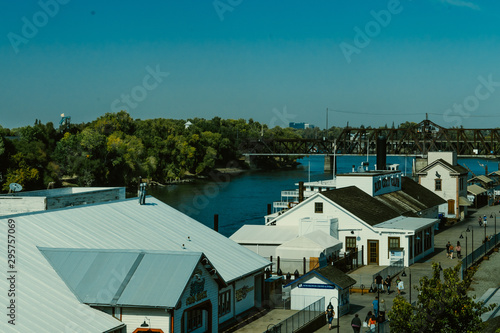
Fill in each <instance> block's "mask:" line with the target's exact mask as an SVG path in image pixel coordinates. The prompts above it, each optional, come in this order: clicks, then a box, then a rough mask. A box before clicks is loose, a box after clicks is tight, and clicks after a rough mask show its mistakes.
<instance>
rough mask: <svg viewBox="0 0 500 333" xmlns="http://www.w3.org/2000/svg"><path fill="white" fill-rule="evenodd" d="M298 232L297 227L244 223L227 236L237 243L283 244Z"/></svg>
mask: <svg viewBox="0 0 500 333" xmlns="http://www.w3.org/2000/svg"><path fill="white" fill-rule="evenodd" d="M298 233H299V232H298V228H297V227H278V226H275V225H250V224H245V225H244V226H242V227H241V228H240V229H239V230H238V231H236V232H235V233H234V234H232V235H231V237H229V238H230V239H231V240H233V241H235V242H237V243H239V244H283V243H284V242H286V241H289V240H290V239H294V238H296V237H297V235H298Z"/></svg>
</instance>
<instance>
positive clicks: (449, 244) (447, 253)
mask: <svg viewBox="0 0 500 333" xmlns="http://www.w3.org/2000/svg"><path fill="white" fill-rule="evenodd" d="M450 246H451V243H450V241H448V243H446V258H449V257H450Z"/></svg>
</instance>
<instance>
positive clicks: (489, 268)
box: [316, 206, 500, 332]
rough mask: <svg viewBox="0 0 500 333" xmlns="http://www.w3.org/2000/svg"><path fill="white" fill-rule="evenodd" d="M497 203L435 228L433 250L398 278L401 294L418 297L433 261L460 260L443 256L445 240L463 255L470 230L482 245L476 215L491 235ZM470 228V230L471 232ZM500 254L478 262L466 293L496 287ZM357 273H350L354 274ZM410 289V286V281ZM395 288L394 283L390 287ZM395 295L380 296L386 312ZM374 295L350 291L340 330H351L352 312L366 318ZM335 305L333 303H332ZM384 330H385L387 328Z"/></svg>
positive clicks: (451, 263) (452, 263)
mask: <svg viewBox="0 0 500 333" xmlns="http://www.w3.org/2000/svg"><path fill="white" fill-rule="evenodd" d="M499 211H500V206H491V207H482V208H480V209H479V210H477V211H472V214H469V216H468V217H467V218H465V219H464V220H462V221H460V222H459V223H457V224H455V225H453V226H450V227H445V228H442V229H441V230H439V231H438V233H437V234H436V235H435V237H434V253H433V254H431V255H429V256H428V257H426V258H424V259H423V260H422V261H421V262H418V263H416V264H414V265H412V266H411V267H410V268H409V269H408V268H406V269H405V272H406V275H407V276H406V277H402V276H400V278H401V280H403V282H404V285H405V293H404V295H403V296H404V297H405V298H406V299H407V300H409V298H410V290H411V293H412V294H411V296H412V302H415V301H416V300H417V291H416V290H415V289H414V287H415V286H419V281H420V278H422V277H423V276H429V277H430V273H431V265H432V263H433V262H437V263H441V267H442V268H443V269H445V268H449V267H454V266H455V265H457V264H458V262H459V260H457V259H456V257H454V259H449V258H447V257H446V250H445V245H446V243H447V242H448V241H450V243H451V244H452V245H453V246H455V245H456V244H457V241H460V243H461V245H462V255H463V256H465V254H466V253H465V236H466V234H467V238H468V239H467V243H468V252H469V253H470V252H471V247H472V232H474V239H473V241H474V244H473V245H474V249H476V248H478V247H479V246H481V245H482V241H483V239H484V232H485V230H484V228H483V227H479V224H478V223H477V217H478V216H483V215H486V216H487V218H488V226H487V228H486V234H487V235H491V234H494V229H495V221H494V218H490V215H491V213H496V214H498V218H499V220H498V229H497V232H498V231H500V212H499ZM467 226H470V228H471V232H465V230H466V229H467ZM472 230H473V231H472ZM461 233H462V234H463V236H464V238H463V239H460V238H459V237H460V234H461ZM499 263H500V255H498V253H494V254H493V255H492V256H491V257H490V260H486V261H483V262H482V263H481V264H480V265H479V269H478V271H477V272H476V274H475V276H474V282H473V284H472V286H471V291H470V292H469V295H471V296H472V295H476V296H477V299H479V298H480V297H481V296H482V294H483V293H484V292H486V291H487V290H488V288H493V287H495V288H496V287H498V286H500V265H499ZM355 274H356V272H353V275H355ZM410 277H411V282H412V286H413V288H411V289H410V288H409V286H410V283H409V280H410ZM393 289H394V290H395V286H393ZM396 295H397V291H396V292H392V293H391V294H390V295H387V293H381V294H380V299H381V300H382V299H384V300H385V303H386V308H387V312H388V311H389V310H390V309H391V307H392V303H393V300H394V298H395V297H396ZM375 296H377V294H376V293H368V294H367V293H365V294H363V295H361V294H360V293H353V294H351V295H350V302H351V311H350V313H349V314H347V315H344V316H342V317H340V330H339V331H340V332H352V331H353V330H352V328H351V320H352V318H354V314H356V313H357V314H358V315H359V317H360V318H361V321H363V320H364V319H365V316H366V314H367V313H368V311H372V310H373V307H372V302H373V300H374V299H375ZM334 306H335V304H334ZM363 331H366V329H363V328H362V330H361V332H363ZM316 332H337V328H334V329H332V331H329V330H328V326H327V325H325V327H323V328H322V329H320V330H317V331H316ZM386 332H387V330H386Z"/></svg>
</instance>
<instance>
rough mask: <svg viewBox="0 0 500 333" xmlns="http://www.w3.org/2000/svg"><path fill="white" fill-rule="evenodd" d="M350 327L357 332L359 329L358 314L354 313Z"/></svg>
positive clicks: (359, 320)
mask: <svg viewBox="0 0 500 333" xmlns="http://www.w3.org/2000/svg"><path fill="white" fill-rule="evenodd" d="M351 327H352V329H353V331H354V333H359V332H360V331H361V319H359V316H358V314H357V313H356V314H355V315H354V318H352V320H351Z"/></svg>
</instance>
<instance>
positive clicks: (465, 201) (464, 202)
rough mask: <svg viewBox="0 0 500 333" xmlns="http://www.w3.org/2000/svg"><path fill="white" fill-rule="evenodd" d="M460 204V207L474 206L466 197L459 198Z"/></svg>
mask: <svg viewBox="0 0 500 333" xmlns="http://www.w3.org/2000/svg"><path fill="white" fill-rule="evenodd" d="M458 204H459V205H460V206H472V202H470V201H469V199H467V198H466V197H458Z"/></svg>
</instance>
